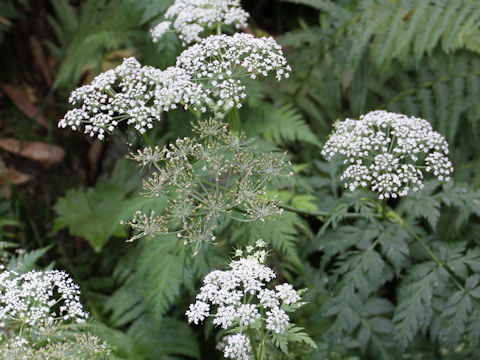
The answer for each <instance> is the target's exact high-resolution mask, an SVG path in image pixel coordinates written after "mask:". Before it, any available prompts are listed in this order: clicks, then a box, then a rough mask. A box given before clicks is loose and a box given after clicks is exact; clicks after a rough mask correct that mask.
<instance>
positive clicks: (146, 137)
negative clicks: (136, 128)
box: [142, 133, 155, 149]
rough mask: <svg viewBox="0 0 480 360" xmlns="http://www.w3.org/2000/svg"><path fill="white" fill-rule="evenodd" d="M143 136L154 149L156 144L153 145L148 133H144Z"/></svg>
mask: <svg viewBox="0 0 480 360" xmlns="http://www.w3.org/2000/svg"><path fill="white" fill-rule="evenodd" d="M142 137H143V139H144V140H145V141H146V142H147V144H148V145H149V146H150V147H151V148H152V149H154V148H155V146H154V145H153V143H152V141H151V140H150V138H149V137H148V135H147V134H145V133H143V134H142Z"/></svg>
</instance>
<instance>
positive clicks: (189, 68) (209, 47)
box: [176, 34, 290, 109]
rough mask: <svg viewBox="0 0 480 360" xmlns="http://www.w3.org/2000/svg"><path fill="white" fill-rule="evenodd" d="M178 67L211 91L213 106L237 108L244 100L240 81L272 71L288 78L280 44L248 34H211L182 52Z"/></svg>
mask: <svg viewBox="0 0 480 360" xmlns="http://www.w3.org/2000/svg"><path fill="white" fill-rule="evenodd" d="M176 66H177V67H179V68H182V69H184V70H185V71H186V72H187V73H188V74H189V75H190V76H191V77H192V80H194V81H198V82H200V83H202V84H203V86H204V88H206V89H210V90H211V94H210V95H211V98H212V99H213V101H214V102H215V104H213V105H212V106H213V107H215V106H216V107H217V108H219V109H222V108H224V107H226V108H227V109H228V108H231V107H233V106H237V107H240V106H241V101H242V99H244V98H245V96H246V94H245V86H244V85H243V83H242V78H244V77H245V76H249V77H251V78H256V77H257V76H258V75H262V76H267V75H268V74H269V73H270V72H274V73H275V76H276V78H277V79H278V80H279V81H280V80H281V79H282V77H288V76H289V72H290V66H289V65H288V64H287V60H286V59H285V57H284V56H283V53H282V49H281V47H280V45H278V44H277V42H276V41H275V40H274V39H273V38H255V37H253V36H252V35H250V34H234V35H233V36H228V35H213V36H209V37H207V38H205V39H203V40H202V41H201V42H200V43H198V44H195V45H193V46H191V47H189V48H188V49H186V50H185V51H183V52H182V53H181V54H180V56H179V57H178V58H177V64H176Z"/></svg>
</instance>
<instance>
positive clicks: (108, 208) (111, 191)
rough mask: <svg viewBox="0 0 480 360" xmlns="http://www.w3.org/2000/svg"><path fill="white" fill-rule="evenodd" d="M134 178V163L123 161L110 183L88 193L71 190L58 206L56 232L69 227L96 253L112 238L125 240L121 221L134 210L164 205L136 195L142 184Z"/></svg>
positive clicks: (89, 190) (116, 167)
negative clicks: (153, 205)
mask: <svg viewBox="0 0 480 360" xmlns="http://www.w3.org/2000/svg"><path fill="white" fill-rule="evenodd" d="M134 175H135V167H134V164H133V163H130V162H127V160H125V159H121V160H119V161H117V163H116V166H115V168H114V170H113V172H112V175H111V176H112V177H111V180H109V181H108V182H105V183H103V182H100V183H98V184H97V186H96V187H94V188H89V189H87V190H82V189H78V190H77V189H75V190H68V191H67V193H66V194H65V197H63V198H60V199H59V200H58V202H57V204H56V205H55V211H56V212H57V214H58V215H59V216H58V217H57V218H56V219H55V225H54V231H58V230H60V229H63V228H66V227H68V229H69V231H70V233H71V234H72V235H77V236H81V237H83V238H84V239H85V240H87V241H88V242H89V243H90V245H92V247H93V248H94V249H95V251H100V249H101V248H102V247H103V245H104V244H105V242H106V241H107V240H108V239H109V238H110V237H111V236H117V237H121V238H126V237H127V235H128V233H127V232H126V231H125V228H124V227H123V226H122V225H121V224H120V222H121V221H122V220H129V219H130V218H131V216H132V214H133V213H134V212H135V211H137V210H140V209H142V208H145V207H147V208H148V207H149V206H152V205H151V203H152V202H153V203H154V204H155V205H156V206H159V207H162V206H163V204H164V203H163V202H162V201H158V200H155V201H150V200H148V199H143V198H141V197H138V196H136V192H137V191H138V189H139V185H140V184H139V179H138V178H136V177H135V176H134ZM85 224H89V226H85Z"/></svg>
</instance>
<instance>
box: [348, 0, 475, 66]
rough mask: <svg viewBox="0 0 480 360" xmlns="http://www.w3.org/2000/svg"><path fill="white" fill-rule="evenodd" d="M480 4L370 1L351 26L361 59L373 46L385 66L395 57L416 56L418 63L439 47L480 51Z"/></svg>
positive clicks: (441, 0) (439, 0)
mask: <svg viewBox="0 0 480 360" xmlns="http://www.w3.org/2000/svg"><path fill="white" fill-rule="evenodd" d="M479 18H480V4H479V3H478V2H472V1H469V0H458V1H448V0H435V1H431V0H415V1H414V0H400V1H395V2H390V1H369V2H365V4H363V7H362V15H361V19H360V20H359V21H358V23H357V24H356V25H355V26H354V27H353V28H352V29H351V32H352V42H353V43H355V44H359V45H358V47H356V48H355V51H354V57H355V58H357V59H359V58H360V57H361V56H362V54H363V51H364V49H365V48H366V47H367V46H369V45H370V47H371V49H372V52H371V56H372V59H373V62H374V63H375V64H376V65H378V66H380V67H382V66H385V65H386V64H388V63H389V62H391V61H392V60H393V59H400V60H402V61H405V60H407V59H408V58H409V57H410V56H411V55H414V57H415V59H416V61H417V64H418V63H419V61H420V60H421V59H422V57H423V56H424V55H425V54H429V53H431V52H432V51H433V49H434V48H436V47H437V46H440V47H441V48H442V50H443V51H444V52H446V53H451V52H453V51H455V50H458V49H462V48H463V49H469V50H471V51H476V52H478V39H475V35H476V34H477V33H478V31H480V23H479V21H478V19H479Z"/></svg>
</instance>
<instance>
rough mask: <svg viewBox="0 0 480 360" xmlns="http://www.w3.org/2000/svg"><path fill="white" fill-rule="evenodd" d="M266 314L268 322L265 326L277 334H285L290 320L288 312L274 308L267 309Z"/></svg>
mask: <svg viewBox="0 0 480 360" xmlns="http://www.w3.org/2000/svg"><path fill="white" fill-rule="evenodd" d="M266 315H267V322H266V325H265V327H266V328H267V329H268V330H271V331H273V332H276V333H277V334H283V333H284V332H285V330H286V328H287V326H288V324H289V321H290V318H289V317H288V315H287V313H286V312H285V311H283V310H280V309H279V308H273V309H271V310H269V311H267V313H266Z"/></svg>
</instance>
